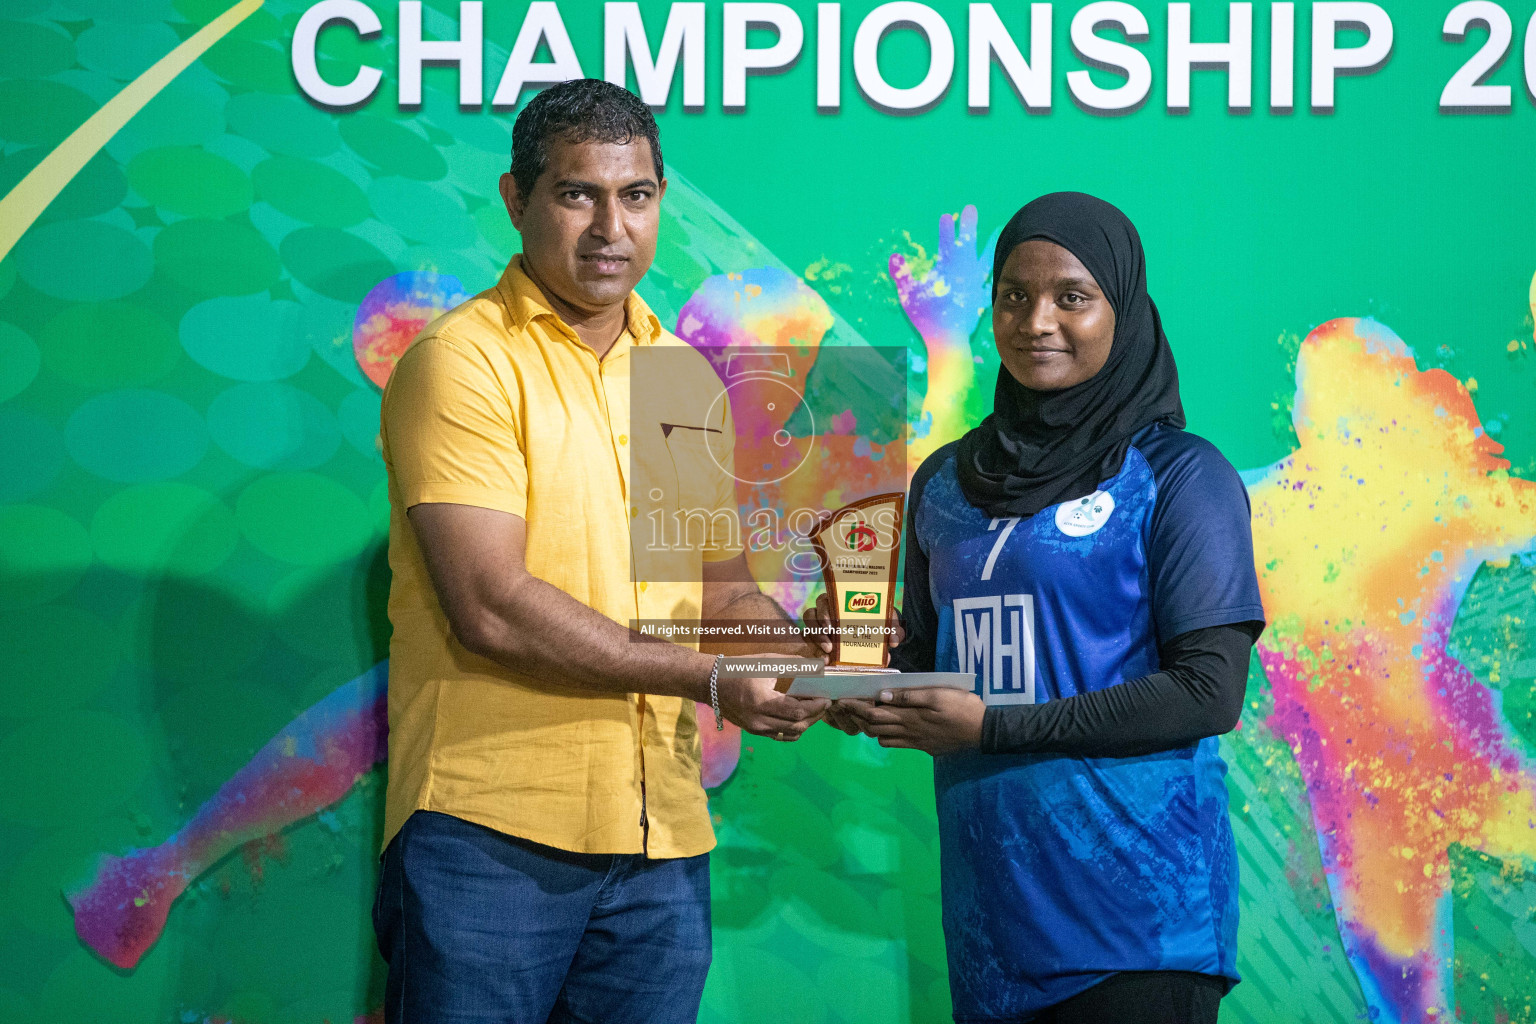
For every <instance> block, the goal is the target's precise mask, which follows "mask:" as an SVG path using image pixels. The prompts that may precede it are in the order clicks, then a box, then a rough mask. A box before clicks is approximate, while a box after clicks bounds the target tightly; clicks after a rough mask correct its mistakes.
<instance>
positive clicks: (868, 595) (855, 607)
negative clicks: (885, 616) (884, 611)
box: [843, 590, 880, 615]
mask: <svg viewBox="0 0 1536 1024" xmlns="http://www.w3.org/2000/svg"><path fill="white" fill-rule="evenodd" d="M843 611H845V612H868V613H869V614H871V615H873V614H875V613H877V612H879V611H880V594H879V593H878V592H873V591H868V590H850V591H848V594H847V596H846V597H844V598H843Z"/></svg>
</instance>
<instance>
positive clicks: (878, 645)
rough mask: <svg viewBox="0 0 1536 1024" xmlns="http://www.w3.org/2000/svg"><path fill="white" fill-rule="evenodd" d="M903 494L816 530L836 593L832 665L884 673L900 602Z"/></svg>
mask: <svg viewBox="0 0 1536 1024" xmlns="http://www.w3.org/2000/svg"><path fill="white" fill-rule="evenodd" d="M903 500H904V499H903V496H902V495H901V494H900V493H895V494H877V495H875V496H873V497H870V498H865V499H864V500H863V501H856V502H854V503H853V504H852V505H845V506H844V507H842V508H840V509H838V510H837V511H836V512H834V513H832V515H831V517H830V518H828V519H826V520H824V521H823V522H822V523H821V524H820V525H819V526H818V527H817V528H816V530H815V531H814V532H813V533H812V534H811V538H810V539H811V544H812V546H813V547H814V548H815V549H816V554H817V555H818V556H819V557H820V558H821V564H822V578H823V579H825V580H826V584H827V593H828V594H830V595H832V617H833V621H832V627H833V636H832V657H831V659H830V660H829V662H828V667H829V668H832V667H836V668H841V669H845V670H855V671H858V670H863V671H877V672H878V671H881V670H883V669H884V668H885V663H886V660H887V650H888V649H889V647H890V645H891V635H890V633H889V631H888V625H887V623H886V617H887V615H889V613H890V608H891V605H892V603H893V602H894V601H895V600H896V574H897V573H898V572H899V571H900V561H899V557H898V556H899V555H900V553H901V513H902V502H903Z"/></svg>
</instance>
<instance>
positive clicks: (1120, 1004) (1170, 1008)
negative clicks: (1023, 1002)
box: [1032, 971, 1228, 1024]
mask: <svg viewBox="0 0 1536 1024" xmlns="http://www.w3.org/2000/svg"><path fill="white" fill-rule="evenodd" d="M1227 985H1228V981H1227V979H1226V978H1218V977H1215V976H1214V975H1210V974H1193V973H1191V972H1189V971H1122V972H1121V973H1119V974H1115V975H1112V976H1110V977H1108V978H1105V979H1104V980H1103V981H1101V982H1099V983H1098V984H1097V985H1095V986H1093V988H1090V989H1088V990H1087V991H1086V992H1079V993H1078V994H1077V995H1075V996H1073V997H1072V998H1071V999H1067V1000H1064V1001H1062V1002H1059V1003H1057V1004H1056V1005H1055V1006H1049V1007H1046V1008H1045V1009H1044V1010H1041V1011H1040V1013H1039V1014H1037V1015H1036V1016H1035V1018H1034V1020H1033V1021H1032V1024H1216V1009H1217V1006H1218V1004H1219V1003H1220V1002H1221V997H1222V996H1224V995H1226V993H1227Z"/></svg>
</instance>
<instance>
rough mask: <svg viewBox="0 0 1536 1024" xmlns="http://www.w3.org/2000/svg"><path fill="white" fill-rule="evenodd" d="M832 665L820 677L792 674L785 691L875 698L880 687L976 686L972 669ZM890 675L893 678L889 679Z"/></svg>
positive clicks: (835, 697)
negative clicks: (855, 668) (914, 669)
mask: <svg viewBox="0 0 1536 1024" xmlns="http://www.w3.org/2000/svg"><path fill="white" fill-rule="evenodd" d="M832 667H833V668H836V669H837V671H836V672H828V673H827V674H826V675H823V676H796V677H795V678H794V679H793V680H792V681H791V682H790V684H789V689H788V690H787V691H785V692H786V693H788V694H790V695H791V696H793V697H826V698H828V699H830V700H842V699H843V698H844V697H856V698H858V699H860V700H878V699H879V698H880V691H881V690H914V689H920V688H923V687H929V686H943V687H947V688H949V689H951V690H966V691H974V690H975V689H976V673H974V672H898V671H895V670H894V669H872V670H870V669H866V670H863V671H850V670H848V669H845V668H842V667H840V666H832ZM892 676H895V677H897V678H895V679H893V678H891V677H892Z"/></svg>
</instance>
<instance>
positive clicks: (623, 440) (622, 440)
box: [619, 434, 629, 444]
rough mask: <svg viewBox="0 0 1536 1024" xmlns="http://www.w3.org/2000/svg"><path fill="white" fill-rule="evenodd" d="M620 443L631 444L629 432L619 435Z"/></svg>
mask: <svg viewBox="0 0 1536 1024" xmlns="http://www.w3.org/2000/svg"><path fill="white" fill-rule="evenodd" d="M619 444H629V435H628V434H620V435H619Z"/></svg>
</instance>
